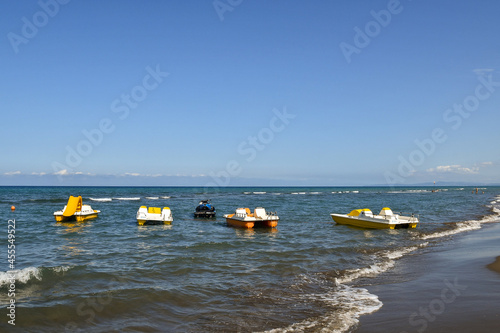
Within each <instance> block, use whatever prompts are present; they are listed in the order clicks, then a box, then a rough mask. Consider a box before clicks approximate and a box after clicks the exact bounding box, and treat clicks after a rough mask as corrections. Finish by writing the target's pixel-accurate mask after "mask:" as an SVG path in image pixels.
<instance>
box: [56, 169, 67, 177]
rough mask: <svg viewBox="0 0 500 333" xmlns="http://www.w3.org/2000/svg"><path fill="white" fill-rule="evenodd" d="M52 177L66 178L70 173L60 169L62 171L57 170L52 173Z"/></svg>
mask: <svg viewBox="0 0 500 333" xmlns="http://www.w3.org/2000/svg"><path fill="white" fill-rule="evenodd" d="M54 175H56V176H67V175H70V173H69V172H68V170H66V169H62V170H59V171H57V172H54Z"/></svg>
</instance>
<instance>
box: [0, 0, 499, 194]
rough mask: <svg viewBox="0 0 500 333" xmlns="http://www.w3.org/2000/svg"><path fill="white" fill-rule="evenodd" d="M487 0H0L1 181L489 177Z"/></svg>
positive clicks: (494, 141) (495, 167) (493, 114)
mask: <svg viewBox="0 0 500 333" xmlns="http://www.w3.org/2000/svg"><path fill="white" fill-rule="evenodd" d="M499 12H500V3H498V2H497V1H492V0H491V1H482V2H480V3H477V2H474V1H460V2H457V1H439V2H436V1H430V0H429V1H425V0H420V1H410V0H401V1H395V0H391V1H347V0H346V1H313V2H311V1H285V0H276V1H248V0H232V1H228V0H220V1H211V0H208V1H138V0H136V1H132V0H128V1H81V0H72V1H68V0H59V1H57V0H41V1H13V0H9V1H2V2H1V3H0V13H1V14H0V15H1V16H2V19H1V20H0V30H1V35H2V39H1V42H0V59H1V62H0V67H1V73H2V80H0V88H1V90H0V91H1V99H0V109H1V114H2V117H1V119H2V122H1V123H2V130H1V132H0V142H1V145H0V156H1V158H2V163H1V165H0V185H86V184H88V185H199V186H213V185H222V186H225V185H374V184H387V185H393V184H415V183H423V182H432V181H436V182H447V181H455V182H472V183H474V182H476V183H500V176H499V175H500V172H499V171H500V170H499V169H500V167H499V166H500V159H499V148H498V144H499V143H500V131H499V130H498V125H499V124H500V113H499V112H498V111H499V106H500V63H499V62H500V44H499V40H500V39H499V38H498V36H499V33H500V23H498V13H499Z"/></svg>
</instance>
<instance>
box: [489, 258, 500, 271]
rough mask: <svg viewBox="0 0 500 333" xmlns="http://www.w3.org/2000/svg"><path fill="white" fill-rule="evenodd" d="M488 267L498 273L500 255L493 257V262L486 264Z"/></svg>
mask: <svg viewBox="0 0 500 333" xmlns="http://www.w3.org/2000/svg"><path fill="white" fill-rule="evenodd" d="M486 267H488V268H489V269H491V270H492V271H494V272H497V273H500V256H499V257H497V258H496V259H495V261H494V262H492V263H491V264H489V265H487V266H486Z"/></svg>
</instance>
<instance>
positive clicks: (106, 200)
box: [89, 198, 113, 202]
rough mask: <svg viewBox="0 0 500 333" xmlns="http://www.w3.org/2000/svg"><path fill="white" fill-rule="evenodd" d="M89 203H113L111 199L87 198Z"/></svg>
mask: <svg viewBox="0 0 500 333" xmlns="http://www.w3.org/2000/svg"><path fill="white" fill-rule="evenodd" d="M89 199H90V201H99V202H109V201H113V199H112V198H89Z"/></svg>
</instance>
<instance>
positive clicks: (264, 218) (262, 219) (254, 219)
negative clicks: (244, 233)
mask: <svg viewBox="0 0 500 333" xmlns="http://www.w3.org/2000/svg"><path fill="white" fill-rule="evenodd" d="M224 217H225V218H226V222H227V224H228V225H230V226H233V227H240V228H253V227H264V228H276V226H278V221H279V219H280V218H279V217H278V215H276V213H275V212H271V213H267V212H266V210H265V209H264V208H262V207H257V208H255V209H254V212H253V214H252V213H251V212H250V209H249V208H237V209H236V212H235V213H234V214H226V215H224Z"/></svg>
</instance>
